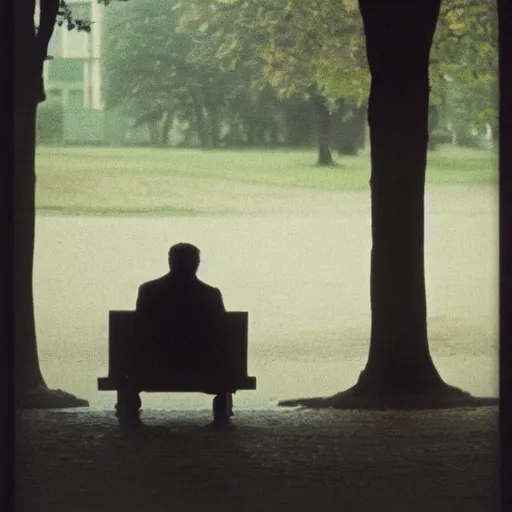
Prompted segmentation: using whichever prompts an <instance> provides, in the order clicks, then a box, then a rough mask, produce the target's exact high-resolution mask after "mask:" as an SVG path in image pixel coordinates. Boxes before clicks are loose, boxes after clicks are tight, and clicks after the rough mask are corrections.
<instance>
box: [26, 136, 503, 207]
mask: <svg viewBox="0 0 512 512" xmlns="http://www.w3.org/2000/svg"><path fill="white" fill-rule="evenodd" d="M336 160H337V161H338V166H336V167H328V168H322V167H317V166H316V165H314V163H315V161H316V153H315V151H314V150H287V149H279V150H256V149H254V150H237V151H235V150H214V151H201V150H191V149H173V148H95V147H44V146H40V147H38V148H37V154H36V172H37V177H38V180H37V196H36V204H37V208H38V211H39V212H40V213H43V212H51V213H57V212H60V213H62V214H97V215H113V214H142V213H146V214H173V215H196V214H219V213H234V212H236V213H244V201H243V200H244V197H254V196H258V197H261V199H262V201H263V202H264V201H265V200H266V199H269V198H270V199H272V200H274V201H276V200H278V199H277V198H278V197H279V196H280V195H282V194H287V195H288V196H290V194H293V193H294V191H295V192H296V193H298V194H300V193H304V192H305V191H329V192H337V191H349V190H364V189H367V188H368V187H369V185H368V182H369V177H370V157H369V153H364V154H362V155H360V156H357V157H356V156H343V157H336ZM493 182H497V156H496V154H495V153H494V152H492V151H484V150H472V149H462V148H449V147H446V148H441V149H438V150H437V151H433V152H430V153H429V157H428V169H427V183H432V184H455V183H464V184H470V183H471V184H476V183H493Z"/></svg>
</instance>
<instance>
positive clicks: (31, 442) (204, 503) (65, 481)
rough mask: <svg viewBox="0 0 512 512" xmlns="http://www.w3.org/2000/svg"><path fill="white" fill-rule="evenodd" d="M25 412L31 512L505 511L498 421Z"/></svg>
mask: <svg viewBox="0 0 512 512" xmlns="http://www.w3.org/2000/svg"><path fill="white" fill-rule="evenodd" d="M209 415H210V413H209V411H155V410H149V411H144V412H143V420H144V421H145V422H146V424H147V425H148V428H146V429H144V430H143V431H141V432H139V433H136V434H123V433H122V432H121V431H120V430H119V429H118V427H117V423H116V421H115V418H114V417H113V414H112V412H110V411H96V412H91V411H87V410H79V409H76V410H62V411H38V410H32V411H24V412H23V413H21V414H20V416H19V418H18V429H17V432H18V435H17V443H16V450H17V468H16V476H17V502H18V508H17V510H20V511H31V510H37V511H39V512H46V511H48V512H49V511H51V512H60V511H66V512H67V511H69V510H73V511H77V512H81V511H83V512H85V511H87V512H90V511H94V512H102V511H105V512H107V511H114V510H123V511H126V512H131V511H140V510H148V511H152V512H153V511H154V512H158V511H164V510H165V511H168V510H173V511H183V512H185V511H187V512H188V511H190V512H195V511H203V510H204V511H207V510H208V511H209V512H211V511H217V510H219V511H220V510H222V511H227V512H229V511H235V510H236V511H237V512H239V511H241V510H243V511H281V510H294V511H296V512H300V511H306V510H308V511H310V510H313V509H316V510H319V511H322V512H324V511H325V512H329V511H331V510H332V511H339V510H343V511H357V512H361V511H363V512H364V511H367V510H368V511H370V510H371V511H373V510H384V511H385V510H389V511H400V510H403V511H410V510H414V511H419V512H430V511H432V512H434V511H435V512H443V511H446V512H448V511H453V510H464V511H465V512H466V511H470V512H471V511H474V512H477V511H478V512H480V511H481V512H492V511H495V510H496V511H497V510H499V506H498V502H497V497H498V496H499V482H498V475H499V470H498V454H499V448H498V410H497V408H496V407H487V408H485V407H482V408H477V409H472V408H465V409H457V410H443V411H415V412H407V413H406V412H398V411H394V412H393V411H387V412H370V411H333V410H321V411H311V410H301V409H283V410H278V411H276V410H273V411H270V410H268V411H265V410H264V411H257V412H256V411H241V412H238V413H237V415H236V427H235V428H233V429H231V430H229V431H222V432H218V431H215V430H212V429H211V428H209V427H207V426H206V425H207V423H208V421H209Z"/></svg>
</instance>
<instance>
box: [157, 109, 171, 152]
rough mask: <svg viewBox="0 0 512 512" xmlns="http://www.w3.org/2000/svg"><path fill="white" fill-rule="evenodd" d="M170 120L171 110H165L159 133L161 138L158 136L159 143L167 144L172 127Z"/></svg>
mask: <svg viewBox="0 0 512 512" xmlns="http://www.w3.org/2000/svg"><path fill="white" fill-rule="evenodd" d="M172 122H173V116H172V112H171V111H170V110H167V111H166V112H165V113H164V120H163V123H162V133H161V138H160V141H161V144H162V145H163V146H167V144H169V133H170V131H171V128H172Z"/></svg>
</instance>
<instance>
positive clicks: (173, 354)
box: [137, 272, 225, 368]
mask: <svg viewBox="0 0 512 512" xmlns="http://www.w3.org/2000/svg"><path fill="white" fill-rule="evenodd" d="M137 312H139V314H140V319H141V325H142V326H143V329H144V332H145V336H144V337H145V338H146V340H145V341H147V343H146V344H145V346H144V347H141V348H143V349H144V350H147V351H149V352H150V353H151V354H152V355H153V356H154V357H153V360H155V361H158V362H160V363H163V364H164V365H165V366H169V365H170V366H172V367H174V368H175V367H176V366H184V367H187V368H189V367H191V366H193V367H203V366H204V363H207V362H208V361H211V359H212V358H213V357H214V353H215V352H216V349H218V348H219V347H220V346H221V343H222V339H221V338H222V314H223V313H224V312H225V308H224V303H223V300H222V295H221V293H220V290H218V289H217V288H214V287H212V286H209V285H207V284H206V283H203V282H202V281H200V280H199V279H197V277H195V276H189V277H187V278H183V277H181V276H178V275H173V273H172V272H171V273H169V274H166V275H165V276H162V277H161V278H159V279H155V280H154V281H149V282H147V283H144V284H143V285H141V287H140V288H139V295H138V298H137ZM150 357H151V355H150ZM211 362H212V363H213V361H211Z"/></svg>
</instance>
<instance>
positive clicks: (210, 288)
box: [197, 279, 220, 295]
mask: <svg viewBox="0 0 512 512" xmlns="http://www.w3.org/2000/svg"><path fill="white" fill-rule="evenodd" d="M197 285H198V287H199V288H200V289H201V290H204V292H205V293H210V294H212V295H214V294H215V295H217V294H219V293H220V290H219V289H218V288H216V287H215V286H211V285H209V284H206V283H205V282H204V281H201V280H200V279H198V280H197Z"/></svg>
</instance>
